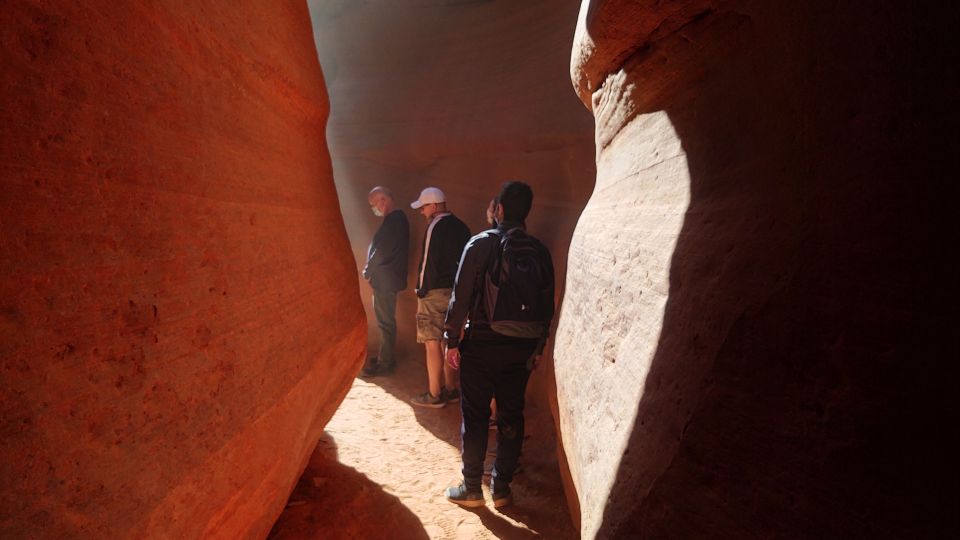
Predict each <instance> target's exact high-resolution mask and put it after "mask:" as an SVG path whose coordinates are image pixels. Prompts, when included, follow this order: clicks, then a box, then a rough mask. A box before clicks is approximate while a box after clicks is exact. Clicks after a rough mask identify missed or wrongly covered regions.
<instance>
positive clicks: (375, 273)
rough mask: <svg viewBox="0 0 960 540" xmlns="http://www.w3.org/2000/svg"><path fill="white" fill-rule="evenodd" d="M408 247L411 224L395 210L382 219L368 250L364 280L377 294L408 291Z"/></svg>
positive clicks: (401, 212)
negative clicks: (368, 282) (379, 292)
mask: <svg viewBox="0 0 960 540" xmlns="http://www.w3.org/2000/svg"><path fill="white" fill-rule="evenodd" d="M409 246H410V222H409V221H407V216H406V215H405V214H404V213H403V211H402V210H400V209H396V210H394V211H392V212H390V213H389V214H387V215H386V216H384V218H383V223H381V224H380V228H378V229H377V232H376V233H374V235H373V240H372V241H371V242H370V247H369V248H367V264H366V266H365V267H364V268H363V277H364V278H365V279H367V280H369V281H370V286H371V287H372V288H373V289H375V290H378V291H385V292H396V291H402V290H403V289H406V288H407V257H408V252H409Z"/></svg>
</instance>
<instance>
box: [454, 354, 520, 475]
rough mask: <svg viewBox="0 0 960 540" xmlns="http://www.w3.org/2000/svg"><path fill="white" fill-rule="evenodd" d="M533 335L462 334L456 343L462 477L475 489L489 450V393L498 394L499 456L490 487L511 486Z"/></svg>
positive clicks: (517, 452)
mask: <svg viewBox="0 0 960 540" xmlns="http://www.w3.org/2000/svg"><path fill="white" fill-rule="evenodd" d="M536 346H537V340H529V339H519V338H511V337H506V336H504V337H496V338H491V339H483V340H479V339H469V338H468V339H466V340H465V341H463V342H462V343H461V345H460V356H461V359H460V412H461V414H462V417H463V422H462V423H461V424H460V437H461V441H462V452H461V456H462V458H463V482H464V485H465V486H466V488H467V489H468V490H470V491H479V490H480V485H481V483H482V480H483V458H484V456H485V455H486V453H487V435H488V429H489V422H490V399H491V398H496V399H497V457H496V461H495V462H494V465H493V473H492V481H491V489H492V490H494V491H497V492H500V491H503V490H505V489H506V488H508V487H509V486H510V482H511V481H512V480H513V471H514V470H515V469H516V468H517V460H518V459H519V458H520V448H521V446H522V445H523V406H524V395H525V393H526V390H527V381H528V380H529V379H530V371H529V370H528V369H527V360H528V359H529V358H530V356H531V355H532V354H533V352H534V350H535V348H536Z"/></svg>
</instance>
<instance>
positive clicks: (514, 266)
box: [483, 227, 553, 338]
mask: <svg viewBox="0 0 960 540" xmlns="http://www.w3.org/2000/svg"><path fill="white" fill-rule="evenodd" d="M497 235H498V236H500V242H499V244H498V246H497V247H496V248H495V249H494V250H493V253H492V254H491V260H490V261H489V262H488V264H487V271H486V272H485V273H484V279H483V286H484V290H483V293H484V294H483V300H484V308H485V309H486V313H487V318H488V319H489V321H490V329H491V330H493V331H494V332H496V333H498V334H503V335H506V336H512V337H520V338H539V337H542V336H543V335H545V334H546V332H547V327H548V325H549V324H550V321H549V320H548V317H549V313H550V312H552V307H553V296H552V295H551V294H550V291H549V284H550V282H551V281H552V279H553V276H550V275H548V273H550V272H551V270H552V265H551V264H550V252H549V251H547V248H546V247H545V246H544V245H543V244H542V243H540V241H539V240H537V239H536V238H534V237H532V236H530V235H529V234H527V232H526V231H524V230H523V229H521V228H520V227H515V228H513V229H510V230H508V231H506V233H497ZM548 297H549V298H548Z"/></svg>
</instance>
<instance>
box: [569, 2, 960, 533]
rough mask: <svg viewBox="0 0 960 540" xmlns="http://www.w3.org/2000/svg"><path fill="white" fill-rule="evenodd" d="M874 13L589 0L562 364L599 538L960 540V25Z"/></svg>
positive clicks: (586, 506) (577, 66)
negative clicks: (587, 139) (580, 205)
mask: <svg viewBox="0 0 960 540" xmlns="http://www.w3.org/2000/svg"><path fill="white" fill-rule="evenodd" d="M860 4H864V5H860ZM865 4H866V3H856V2H855V3H849V4H842V5H838V4H835V3H832V2H810V3H805V4H803V5H800V4H796V3H792V4H789V5H788V4H777V3H769V2H693V1H690V2H669V3H660V2H642V1H641V2H627V1H616V0H610V1H607V2H603V1H601V2H597V1H592V2H584V5H583V6H582V8H581V17H580V24H579V27H578V30H577V36H578V40H577V42H576V43H575V45H574V52H573V54H572V67H573V81H574V87H575V88H576V89H577V90H578V92H579V93H580V95H581V98H583V99H584V101H585V102H586V103H588V105H589V107H590V108H591V109H592V111H593V112H594V115H595V118H596V139H597V148H598V157H597V185H596V189H595V191H594V194H593V196H592V197H591V199H590V201H589V203H588V204H587V207H586V209H585V210H584V212H583V215H582V216H581V218H580V221H579V223H578V224H577V229H576V232H575V234H574V237H573V241H572V244H571V248H570V257H569V263H568V264H569V266H568V278H567V294H566V298H565V300H564V305H563V310H562V315H561V317H562V319H561V322H560V329H559V332H558V333H559V335H558V341H557V345H556V348H555V361H556V373H557V385H558V399H559V401H560V416H561V430H562V434H563V442H564V449H565V451H566V454H567V457H568V460H569V462H570V466H571V473H572V475H573V478H574V482H575V484H576V488H577V492H578V495H579V501H580V506H581V510H582V514H581V520H582V529H581V532H582V535H583V537H584V538H595V537H598V538H612V537H617V538H667V537H669V538H701V537H704V536H709V537H731V538H745V537H777V538H837V537H864V538H907V537H950V536H952V535H953V534H956V530H954V531H953V534H950V533H949V532H947V531H949V530H950V529H951V528H955V520H954V519H953V518H952V517H951V516H953V515H954V508H955V507H956V505H957V504H958V501H957V495H956V493H955V490H954V489H953V487H952V486H951V485H950V484H949V482H947V481H946V479H945V476H944V475H945V474H948V473H947V472H946V471H952V470H953V468H954V465H953V457H952V452H951V451H950V448H951V447H952V446H953V444H951V443H950V441H949V439H950V437H951V433H952V430H951V429H950V428H948V427H947V426H953V425H956V422H957V418H956V416H957V413H956V411H957V407H956V406H955V405H953V404H952V403H951V402H950V398H949V396H951V395H953V393H954V392H953V391H952V390H951V389H949V387H948V385H950V384H952V383H953V381H954V380H955V379H956V375H957V372H958V369H957V367H956V362H955V361H954V360H953V359H955V358H957V357H958V356H960V355H958V351H957V345H956V343H955V342H953V343H948V342H947V341H946V337H947V336H949V335H952V332H951V331H950V330H949V329H948V328H949V326H950V323H948V321H949V320H950V319H951V318H950V316H949V315H948V314H949V313H950V312H951V311H953V312H955V305H956V304H955V302H956V298H955V296H956V287H955V286H953V285H952V284H953V283H955V275H953V276H952V275H951V274H953V272H954V270H951V269H952V268H954V265H952V264H949V263H948V261H947V254H945V252H944V248H945V246H947V245H953V244H955V240H953V241H951V240H949V239H948V238H947V236H946V235H947V233H946V231H948V230H956V227H955V224H951V223H949V222H948V221H947V219H946V216H948V215H951V213H950V212H948V211H947V210H946V208H945V206H946V204H949V203H948V202H947V201H950V202H952V201H953V198H952V197H951V196H949V195H948V194H947V193H945V192H946V188H945V186H946V185H948V184H949V183H952V180H951V181H949V182H948V181H947V179H948V178H950V176H952V175H955V171H950V168H949V167H948V166H947V165H948V163H949V159H951V158H950V157H949V156H951V155H954V154H955V150H953V151H951V150H949V149H948V147H949V144H950V143H949V141H950V140H953V141H954V142H955V140H956V137H955V135H954V134H953V133H954V131H955V124H954V122H955V120H954V119H953V118H955V116H956V113H955V110H954V109H953V108H952V106H951V105H948V104H949V103H952V101H951V100H953V101H955V99H954V98H950V97H948V96H947V90H945V89H950V88H956V87H957V73H956V70H950V69H948V66H950V65H952V64H951V62H952V60H950V59H949V58H947V57H946V55H945V54H944V53H945V51H949V50H954V49H955V46H954V45H953V43H952V38H948V36H950V35H952V34H951V32H950V31H949V28H948V27H949V24H950V23H949V22H948V21H951V20H952V21H955V20H956V19H957V17H956V13H955V11H956V10H955V9H954V10H953V11H954V13H949V12H948V11H950V10H948V9H941V10H939V11H938V10H929V11H922V12H921V10H914V9H913V8H910V7H896V6H894V5H893V4H890V3H884V4H883V5H882V7H877V6H875V5H871V7H869V8H868V7H867V6H866V5H865ZM618 21H619V22H618ZM954 318H955V317H954ZM948 359H950V360H948Z"/></svg>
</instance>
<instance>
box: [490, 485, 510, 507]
mask: <svg viewBox="0 0 960 540" xmlns="http://www.w3.org/2000/svg"><path fill="white" fill-rule="evenodd" d="M490 497H491V498H492V499H493V507H494V508H500V507H501V506H506V505H508V504H510V503H512V502H513V494H512V493H511V492H510V488H503V490H501V491H491V492H490Z"/></svg>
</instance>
